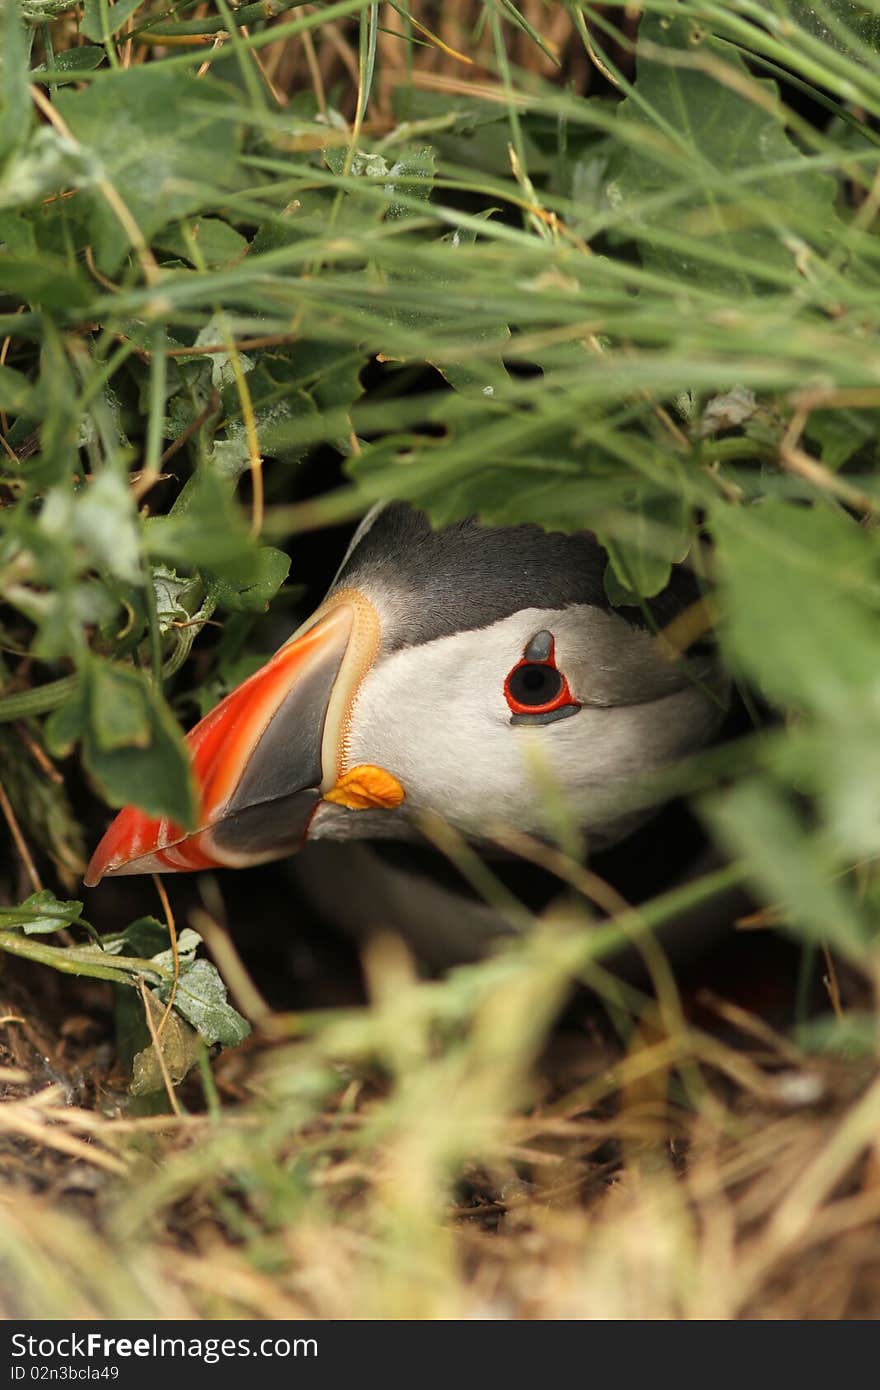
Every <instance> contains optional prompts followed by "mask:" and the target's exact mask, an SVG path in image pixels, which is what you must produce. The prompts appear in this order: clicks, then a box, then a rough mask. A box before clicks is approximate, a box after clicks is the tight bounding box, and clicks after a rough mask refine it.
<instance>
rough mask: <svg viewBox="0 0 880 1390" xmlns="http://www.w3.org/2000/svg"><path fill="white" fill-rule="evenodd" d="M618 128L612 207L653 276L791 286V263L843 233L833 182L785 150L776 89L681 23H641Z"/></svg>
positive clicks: (651, 19) (654, 19) (752, 287)
mask: <svg viewBox="0 0 880 1390" xmlns="http://www.w3.org/2000/svg"><path fill="white" fill-rule="evenodd" d="M719 69H720V70H722V71H726V72H729V73H730V81H729V83H727V84H725V83H723V82H722V81H719V78H718V76H717V75H716V74H717V71H718V70H719ZM743 87H745V89H746V91H743ZM747 93H749V94H747ZM750 94H751V95H750ZM768 108H769V109H768ZM618 121H619V122H620V123H621V124H622V128H623V129H625V130H626V132H627V136H628V147H627V148H626V150H625V152H623V153H622V154H618V156H617V157H616V158H615V160H614V161H613V162H612V165H611V167H610V169H609V182H608V186H607V198H608V203H609V207H610V209H611V211H612V214H613V218H614V225H615V226H616V227H617V228H618V229H619V230H620V231H623V232H624V233H625V234H626V235H627V236H631V237H635V238H636V240H637V241H638V243H639V249H640V252H641V255H642V259H643V261H644V263H645V264H646V265H647V266H650V267H651V268H652V269H655V270H658V271H661V272H663V273H665V274H667V275H674V276H675V277H676V278H678V279H680V280H684V281H685V282H687V283H695V284H697V285H703V286H707V287H712V286H717V287H721V288H723V289H725V290H727V291H729V292H733V291H735V290H737V289H739V290H740V291H745V292H754V291H756V290H758V289H760V288H761V286H762V284H764V283H765V274H764V273H765V272H767V271H770V272H772V271H777V272H785V271H788V272H790V275H789V278H790V280H791V282H792V283H795V281H796V279H797V270H796V266H795V257H796V256H798V255H801V254H802V253H804V252H806V250H807V248H808V247H809V246H810V245H815V246H816V248H817V249H818V250H820V251H821V250H822V249H824V248H825V247H826V246H827V245H829V244H830V243H831V242H832V240H833V239H834V237H835V235H836V233H837V232H838V230H839V226H838V223H837V219H836V215H835V212H834V198H835V185H834V180H833V179H831V178H829V177H828V176H827V175H826V174H824V173H819V172H817V171H816V170H815V169H814V168H812V167H811V165H810V164H809V162H808V161H807V159H806V158H805V157H804V156H802V155H801V154H800V153H799V151H798V148H797V146H796V145H795V144H794V143H793V142H792V141H791V140H790V139H789V137H788V135H787V134H786V131H785V124H784V121H783V119H782V116H781V114H780V112H779V110H778V92H777V89H776V86H775V84H774V83H772V82H768V81H764V80H758V79H756V78H754V77H752V76H751V75H750V74H749V73H748V71H747V69H746V67H745V64H744V63H743V62H742V61H741V59H740V58H739V57H738V56H737V54H736V53H735V52H734V50H733V49H732V48H731V47H730V46H729V45H724V46H722V45H720V44H718V43H717V42H716V40H714V39H713V38H711V37H710V36H708V35H707V34H706V33H705V31H703V30H698V29H697V28H696V26H693V25H690V24H689V23H688V21H687V20H685V19H670V18H669V17H666V16H660V15H655V14H646V15H644V16H643V18H642V21H641V24H640V27H639V56H638V62H637V78H636V82H635V94H634V95H632V96H630V97H628V98H627V99H626V101H624V102H622V103H621V105H620V107H619V108H618ZM799 165H800V166H801V167H798V166H799Z"/></svg>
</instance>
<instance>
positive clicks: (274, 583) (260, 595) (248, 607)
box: [214, 545, 290, 613]
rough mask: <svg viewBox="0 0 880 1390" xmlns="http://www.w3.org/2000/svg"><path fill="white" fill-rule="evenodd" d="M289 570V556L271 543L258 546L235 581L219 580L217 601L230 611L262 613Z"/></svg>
mask: <svg viewBox="0 0 880 1390" xmlns="http://www.w3.org/2000/svg"><path fill="white" fill-rule="evenodd" d="M289 571H290V556H289V555H285V554H284V551H283V550H276V549H275V548H274V547H273V546H271V545H263V546H260V549H259V550H258V551H257V553H256V555H255V556H254V558H253V561H252V563H251V564H250V565H249V566H248V567H247V569H246V570H244V571H243V572H242V574H241V577H240V578H239V579H238V581H237V582H235V583H232V582H230V581H229V580H222V579H221V580H218V581H217V582H216V583H215V585H214V595H215V597H216V599H217V602H218V603H219V604H221V605H222V606H223V607H224V608H228V609H229V610H230V611H231V612H233V613H241V612H262V611H265V609H266V608H268V606H269V603H270V602H271V600H272V599H273V598H274V597H275V595H276V594H277V592H278V590H279V589H280V588H281V585H282V584H283V583H284V581H285V579H286V578H287V575H288V573H289Z"/></svg>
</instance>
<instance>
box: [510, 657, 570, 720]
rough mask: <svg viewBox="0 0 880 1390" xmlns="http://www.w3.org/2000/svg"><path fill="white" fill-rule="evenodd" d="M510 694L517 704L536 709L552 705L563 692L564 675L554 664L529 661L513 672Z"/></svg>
mask: <svg viewBox="0 0 880 1390" xmlns="http://www.w3.org/2000/svg"><path fill="white" fill-rule="evenodd" d="M507 690H508V695H509V696H510V697H511V699H512V700H513V701H515V702H516V704H517V705H521V706H523V707H524V708H526V709H535V708H537V707H540V706H541V705H551V704H552V703H553V701H554V700H556V699H558V698H559V696H560V694H561V693H562V677H561V676H560V674H559V672H558V671H557V670H556V668H555V667H554V666H538V665H532V664H530V663H528V662H526V663H524V664H523V665H522V666H517V668H516V670H515V671H512V672H511V675H510V680H509V681H508V683H507Z"/></svg>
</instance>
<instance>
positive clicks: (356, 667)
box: [85, 589, 403, 887]
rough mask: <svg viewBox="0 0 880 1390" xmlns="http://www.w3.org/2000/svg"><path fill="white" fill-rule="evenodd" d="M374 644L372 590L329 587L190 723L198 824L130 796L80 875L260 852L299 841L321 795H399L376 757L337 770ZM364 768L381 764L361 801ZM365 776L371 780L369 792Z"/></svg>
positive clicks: (350, 801)
mask: <svg viewBox="0 0 880 1390" xmlns="http://www.w3.org/2000/svg"><path fill="white" fill-rule="evenodd" d="M378 646H379V619H378V616H377V614H376V610H375V609H374V607H373V605H372V603H370V601H369V599H367V598H366V597H365V595H364V594H362V593H360V591H359V590H356V589H349V590H342V591H340V592H339V593H337V594H334V595H333V596H332V598H331V599H329V600H328V601H327V602H326V603H324V604H323V605H322V606H321V607H320V608H319V609H318V610H317V612H316V613H315V614H313V616H312V617H311V618H310V619H309V621H308V622H307V623H305V624H304V626H303V627H302V628H300V629H299V631H298V632H296V633H294V635H293V637H291V638H290V640H289V641H288V642H286V643H285V644H284V646H283V647H281V648H280V650H279V651H277V652H276V653H275V655H274V656H273V657H272V659H271V660H270V661H269V662H268V663H267V664H266V665H265V666H264V667H263V668H262V669H261V670H259V671H257V672H256V674H255V675H253V676H251V677H250V679H249V680H246V681H245V682H244V684H243V685H241V686H239V687H238V689H237V690H234V691H233V692H232V694H230V695H227V696H226V698H225V699H224V700H222V701H221V702H220V704H219V705H217V707H216V708H215V709H213V710H211V712H210V714H208V715H206V716H205V718H204V719H203V720H202V721H201V722H200V723H199V724H197V725H196V727H195V728H194V729H193V730H192V731H191V732H190V733H189V734H188V736H187V743H188V744H189V748H190V752H191V756H192V766H193V772H194V775H195V780H196V786H197V790H198V799H199V817H198V822H197V826H196V829H195V830H194V831H192V832H189V833H187V831H186V830H184V829H183V828H182V827H181V826H179V825H175V824H174V823H173V822H171V821H169V820H165V819H160V820H155V819H151V818H150V817H148V816H146V815H145V814H144V813H143V812H142V811H139V810H138V809H137V807H134V806H128V807H126V809H125V810H124V811H121V812H120V814H119V815H118V816H117V817H116V819H115V820H114V821H113V823H112V824H111V826H110V828H109V830H108V831H107V833H106V834H105V835H104V838H103V839H102V840H101V842H100V844H99V845H98V847H97V849H96V850H95V853H94V854H93V856H92V859H91V863H90V864H89V867H88V870H87V872H86V876H85V882H86V884H87V885H88V886H89V887H91V886H93V885H94V884H96V883H98V882H99V880H100V879H101V878H103V877H104V875H105V874H142V873H180V872H186V871H188V870H194V869H208V868H221V867H229V868H243V867H245V866H247V865H250V864H258V863H262V862H265V861H266V860H269V859H277V858H279V857H280V856H282V855H285V854H290V853H292V852H293V851H294V850H296V849H299V848H300V846H301V845H302V843H303V841H304V840H305V838H306V835H307V833H308V828H309V823H310V821H311V819H312V816H313V815H314V813H315V811H316V810H317V808H318V806H319V804H320V803H321V801H322V799H324V798H325V797H326V799H327V800H330V801H335V802H337V803H341V804H342V805H346V806H355V807H356V806H360V805H366V804H372V805H379V804H382V805H386V806H387V805H395V804H398V803H399V802H400V801H401V800H403V791H402V788H400V786H399V784H398V783H396V782H395V781H394V779H393V778H391V779H390V783H393V787H391V786H390V785H389V784H388V783H383V781H382V779H383V778H386V779H387V778H389V774H387V773H384V771H383V770H382V769H379V768H375V769H371V768H358V769H352V770H351V771H349V772H348V773H342V762H343V757H344V746H345V734H346V730H347V726H348V720H349V717H350V714H351V708H352V705H353V704H354V700H355V696H356V694H357V690H358V687H359V685H360V683H361V681H362V679H363V677H364V676H365V675H366V673H367V671H368V670H369V668H370V666H371V665H372V663H373V661H374V659H375V656H376V652H377V650H378ZM365 773H366V774H376V776H370V775H367V777H366V785H367V787H368V799H367V801H363V800H359V799H358V797H359V796H362V795H363V786H364V784H365V778H364V774H365ZM347 787H350V791H347V790H346V788H347ZM370 787H376V788H378V792H377V795H376V797H375V798H373V799H371V797H370V793H369V788H370ZM395 788H396V791H395V790H394V789H395ZM398 793H399V794H398ZM383 794H384V798H385V799H384V800H382V795H383Z"/></svg>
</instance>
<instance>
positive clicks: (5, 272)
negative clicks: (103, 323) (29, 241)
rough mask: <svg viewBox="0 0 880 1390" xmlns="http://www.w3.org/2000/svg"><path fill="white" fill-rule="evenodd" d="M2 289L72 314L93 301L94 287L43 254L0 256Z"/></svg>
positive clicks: (0, 193) (0, 282)
mask: <svg viewBox="0 0 880 1390" xmlns="http://www.w3.org/2000/svg"><path fill="white" fill-rule="evenodd" d="M0 205H2V187H0ZM0 290H4V291H6V292H7V293H8V294H11V295H14V296H15V297H16V299H19V300H24V301H25V302H26V303H28V304H37V305H43V306H45V307H46V308H48V309H62V310H70V311H73V312H75V311H76V310H77V309H81V308H82V307H83V305H85V304H88V303H90V301H91V300H92V299H93V298H94V293H93V290H92V287H91V286H90V285H89V283H88V281H87V280H85V279H84V278H83V276H82V275H81V274H80V273H79V271H78V270H77V269H76V268H75V266H71V265H68V264H66V262H64V261H62V260H61V259H60V257H56V256H49V255H46V254H45V253H42V252H41V253H40V254H38V255H32V256H29V255H8V254H5V253H4V254H3V255H0Z"/></svg>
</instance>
